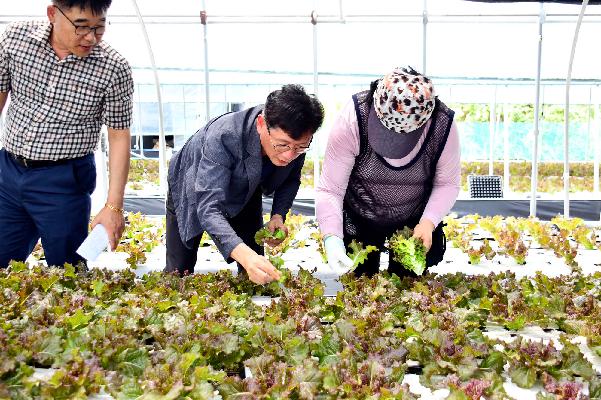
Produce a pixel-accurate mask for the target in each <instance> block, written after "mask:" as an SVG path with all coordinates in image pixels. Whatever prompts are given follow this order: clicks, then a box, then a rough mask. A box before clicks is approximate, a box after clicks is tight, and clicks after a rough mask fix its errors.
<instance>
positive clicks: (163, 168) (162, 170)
mask: <svg viewBox="0 0 601 400" xmlns="http://www.w3.org/2000/svg"><path fill="white" fill-rule="evenodd" d="M131 1H132V4H133V6H134V9H135V11H136V15H137V16H138V22H139V23H140V28H141V29H142V34H143V35H144V39H145V40H146V48H147V50H148V56H149V57H150V65H151V66H152V71H153V73H154V84H155V87H156V91H157V101H158V103H159V186H160V189H161V193H163V194H165V195H166V194H167V161H166V154H165V130H164V128H163V99H162V97H161V83H160V81H159V73H158V70H157V66H156V62H155V60H154V53H153V51H152V46H151V45H150V38H149V37H148V32H147V31H146V25H145V24H144V19H143V18H142V14H141V13H140V9H139V8H138V3H137V2H136V0H131Z"/></svg>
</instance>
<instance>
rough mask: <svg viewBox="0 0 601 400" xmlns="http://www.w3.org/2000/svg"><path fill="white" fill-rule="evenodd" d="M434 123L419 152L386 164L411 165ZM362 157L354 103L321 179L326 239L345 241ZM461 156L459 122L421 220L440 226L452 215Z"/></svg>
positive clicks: (335, 134)
mask: <svg viewBox="0 0 601 400" xmlns="http://www.w3.org/2000/svg"><path fill="white" fill-rule="evenodd" d="M429 126H430V121H428V122H427V123H426V129H424V133H423V134H422V136H421V137H420V139H419V140H418V142H417V145H416V146H415V148H414V149H413V150H412V151H411V152H410V153H409V154H407V155H406V156H405V157H403V158H400V159H389V158H386V159H385V160H386V161H387V162H388V163H389V164H390V165H392V166H394V167H400V166H403V165H406V164H408V163H409V162H410V161H411V160H412V159H413V158H414V157H415V155H416V154H417V153H418V152H419V150H420V148H421V146H422V144H423V142H424V140H425V138H426V134H427V132H428V128H429ZM358 155H359V123H358V121H357V114H356V113H355V106H354V103H353V101H352V100H351V101H349V102H348V103H347V105H346V106H345V107H344V109H343V110H342V112H341V113H340V115H339V116H338V119H337V120H336V122H335V123H334V126H333V127H332V130H331V132H330V136H329V138H328V145H327V147H326V154H325V159H324V162H323V169H322V172H321V179H320V181H319V186H318V188H317V194H316V198H315V212H316V217H317V222H318V223H319V229H320V231H321V233H322V235H323V236H324V237H326V236H330V235H335V236H338V237H340V238H342V237H343V228H342V201H343V199H344V195H345V193H346V188H347V186H348V182H349V177H350V175H351V171H352V169H353V166H354V164H355V158H356V157H357V156H358ZM460 158H461V154H460V148H459V133H458V132H457V125H455V122H453V123H452V125H451V130H450V132H449V137H448V139H447V142H446V144H445V147H444V149H443V151H442V153H441V155H440V159H439V160H438V164H437V165H436V172H435V175H434V187H433V189H432V193H431V194H430V198H429V199H428V203H427V204H426V208H425V210H424V213H423V214H422V217H421V219H424V218H427V219H428V220H430V221H431V222H432V223H433V224H434V226H437V225H438V224H439V223H440V221H442V218H443V217H444V216H445V215H446V214H448V213H449V211H450V210H451V207H453V204H455V200H456V199H457V196H458V195H459V190H460V184H461V162H460Z"/></svg>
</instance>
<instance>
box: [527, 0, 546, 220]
mask: <svg viewBox="0 0 601 400" xmlns="http://www.w3.org/2000/svg"><path fill="white" fill-rule="evenodd" d="M544 23H545V7H544V6H543V3H540V14H539V16H538V57H537V60H536V84H535V95H534V132H533V136H534V137H533V141H534V143H533V146H532V160H531V163H530V165H531V168H532V175H531V177H530V216H531V217H536V189H537V186H538V133H539V122H540V72H541V64H542V54H543V24H544Z"/></svg>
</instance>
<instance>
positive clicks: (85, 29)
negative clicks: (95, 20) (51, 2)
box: [54, 6, 106, 36]
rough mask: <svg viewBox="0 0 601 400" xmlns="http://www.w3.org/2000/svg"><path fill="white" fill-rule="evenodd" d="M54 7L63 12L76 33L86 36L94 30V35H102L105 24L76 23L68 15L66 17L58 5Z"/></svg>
mask: <svg viewBox="0 0 601 400" xmlns="http://www.w3.org/2000/svg"><path fill="white" fill-rule="evenodd" d="M54 8H56V9H57V10H58V11H60V12H61V14H63V17H65V18H67V21H69V22H70V23H71V25H73V27H74V28H75V34H76V35H78V36H86V35H88V34H89V33H90V32H94V35H96V36H101V35H104V31H105V30H106V26H104V25H99V26H85V25H77V24H76V23H75V22H73V21H71V19H70V18H69V17H67V15H66V14H65V13H64V12H63V10H61V9H60V8H59V7H58V6H54Z"/></svg>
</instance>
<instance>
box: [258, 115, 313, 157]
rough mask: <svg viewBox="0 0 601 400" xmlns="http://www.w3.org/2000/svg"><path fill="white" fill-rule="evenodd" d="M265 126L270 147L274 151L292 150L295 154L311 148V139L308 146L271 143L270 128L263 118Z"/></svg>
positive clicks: (303, 152)
mask: <svg viewBox="0 0 601 400" xmlns="http://www.w3.org/2000/svg"><path fill="white" fill-rule="evenodd" d="M265 126H266V127H267V134H268V135H269V142H270V143H271V147H273V149H274V150H275V152H276V153H278V154H279V153H285V152H287V151H291V150H292V151H294V152H295V153H296V154H305V153H306V152H308V151H309V150H310V149H311V142H312V141H313V138H311V141H310V142H309V145H308V146H290V145H289V144H281V143H276V144H274V143H273V139H272V138H271V130H270V129H269V125H267V120H265Z"/></svg>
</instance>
